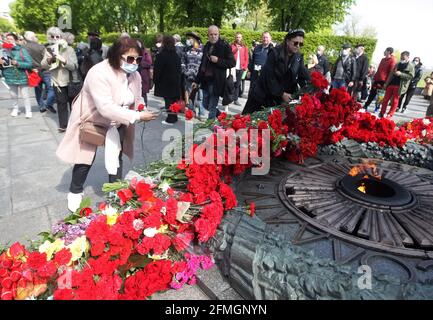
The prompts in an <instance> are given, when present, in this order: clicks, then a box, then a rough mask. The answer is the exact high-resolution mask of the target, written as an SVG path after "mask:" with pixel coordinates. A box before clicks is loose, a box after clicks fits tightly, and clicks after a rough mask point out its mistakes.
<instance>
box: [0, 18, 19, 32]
mask: <svg viewBox="0 0 433 320" xmlns="http://www.w3.org/2000/svg"><path fill="white" fill-rule="evenodd" d="M15 31H16V28H15V25H14V24H13V23H11V22H10V21H9V20H8V19H6V18H0V32H15Z"/></svg>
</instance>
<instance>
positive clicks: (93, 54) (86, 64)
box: [80, 49, 104, 79]
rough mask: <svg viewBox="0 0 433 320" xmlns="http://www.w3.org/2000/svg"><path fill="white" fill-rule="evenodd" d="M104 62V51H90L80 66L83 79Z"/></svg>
mask: <svg viewBox="0 0 433 320" xmlns="http://www.w3.org/2000/svg"><path fill="white" fill-rule="evenodd" d="M102 60H104V59H102V50H100V51H97V50H92V49H91V50H90V51H88V52H87V54H86V55H85V56H84V59H83V62H82V63H81V65H80V72H81V76H82V77H83V79H84V78H85V77H86V75H87V73H88V72H89V70H90V69H91V68H92V67H93V66H94V65H95V64H98V63H99V62H101V61H102Z"/></svg>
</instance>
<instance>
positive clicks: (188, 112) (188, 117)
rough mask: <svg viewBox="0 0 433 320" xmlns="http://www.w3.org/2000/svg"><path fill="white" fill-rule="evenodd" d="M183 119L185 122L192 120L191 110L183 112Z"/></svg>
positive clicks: (192, 113)
mask: <svg viewBox="0 0 433 320" xmlns="http://www.w3.org/2000/svg"><path fill="white" fill-rule="evenodd" d="M185 118H186V120H191V119H192V118H194V112H193V111H192V110H191V109H187V110H186V111H185Z"/></svg>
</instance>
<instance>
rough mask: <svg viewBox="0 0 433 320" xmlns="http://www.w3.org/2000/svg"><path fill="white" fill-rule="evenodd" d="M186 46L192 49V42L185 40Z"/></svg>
mask: <svg viewBox="0 0 433 320" xmlns="http://www.w3.org/2000/svg"><path fill="white" fill-rule="evenodd" d="M186 45H187V46H188V47H192V45H193V42H192V40H190V39H187V40H186Z"/></svg>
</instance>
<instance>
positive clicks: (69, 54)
mask: <svg viewBox="0 0 433 320" xmlns="http://www.w3.org/2000/svg"><path fill="white" fill-rule="evenodd" d="M63 36H64V35H63V32H62V31H61V30H60V29H59V28H57V27H51V28H49V29H48V31H47V39H48V41H49V43H50V46H48V47H47V51H46V52H45V56H44V59H43V60H42V62H41V65H42V68H43V69H45V70H50V71H51V81H52V84H53V87H54V92H55V94H56V102H57V111H58V115H59V129H58V131H59V132H65V131H66V127H67V125H68V116H69V111H68V101H69V96H68V84H69V82H70V81H72V77H71V72H72V71H76V70H77V68H78V61H77V55H76V54H75V51H74V49H73V48H72V47H70V46H69V45H68V43H67V42H66V41H65V39H63Z"/></svg>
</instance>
